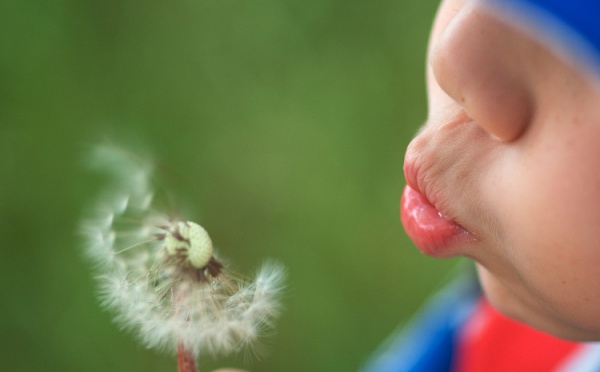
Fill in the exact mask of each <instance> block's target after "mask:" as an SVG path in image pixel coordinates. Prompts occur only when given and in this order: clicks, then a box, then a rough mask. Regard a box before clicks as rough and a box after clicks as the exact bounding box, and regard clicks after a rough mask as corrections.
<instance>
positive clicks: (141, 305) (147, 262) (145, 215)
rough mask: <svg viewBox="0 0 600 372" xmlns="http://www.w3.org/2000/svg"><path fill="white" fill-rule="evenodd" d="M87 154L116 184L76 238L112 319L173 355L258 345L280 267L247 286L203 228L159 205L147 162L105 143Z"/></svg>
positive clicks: (270, 322)
mask: <svg viewBox="0 0 600 372" xmlns="http://www.w3.org/2000/svg"><path fill="white" fill-rule="evenodd" d="M92 158H93V159H94V162H93V163H94V164H95V165H96V168H97V169H100V170H103V171H105V172H106V173H108V175H109V176H111V179H112V180H113V182H112V185H111V186H110V188H109V191H108V192H106V193H104V194H103V196H102V197H101V198H100V199H99V201H98V204H97V207H96V208H95V211H94V213H93V214H92V215H91V216H90V218H88V219H86V220H85V221H84V222H83V224H82V228H81V232H82V234H83V235H84V238H85V240H86V250H87V256H88V257H89V258H90V259H91V260H92V261H93V262H95V263H96V268H97V270H98V276H97V278H98V282H99V284H100V285H99V287H100V297H101V303H102V305H103V306H105V307H106V308H108V309H110V310H112V311H113V312H114V313H115V314H116V315H115V321H116V322H117V323H118V324H119V325H121V326H122V327H123V328H125V329H128V330H131V331H132V332H134V333H135V334H136V335H137V336H138V337H139V339H140V340H141V341H142V342H143V343H144V344H145V345H147V346H149V347H156V348H159V349H165V350H169V351H171V352H176V350H177V348H178V347H179V346H183V347H185V348H186V349H187V350H191V351H193V352H194V353H205V354H213V355H214V354H227V353H230V352H235V351H239V350H242V349H244V348H246V347H250V348H252V349H253V350H254V349H256V348H257V345H256V344H257V340H258V339H259V338H261V337H262V336H263V335H265V334H266V333H267V332H268V330H269V329H272V328H273V326H274V318H276V317H277V316H278V315H279V310H280V304H279V300H278V297H279V293H280V292H281V289H282V287H283V280H284V277H285V271H284V269H283V268H282V266H281V265H280V264H277V263H274V262H267V263H266V264H265V265H263V266H262V268H261V269H260V270H259V271H258V272H257V274H256V277H255V278H254V280H253V279H252V278H244V277H242V276H240V275H238V274H236V273H234V272H233V271H232V270H231V269H230V267H229V265H228V264H227V263H226V262H225V261H224V260H223V259H221V258H220V257H219V255H218V252H217V251H216V250H215V249H214V248H213V243H212V240H211V238H210V236H209V234H208V233H207V231H206V230H205V229H204V228H203V227H202V226H201V225H199V224H197V223H195V222H192V221H187V220H184V219H179V218H175V217H174V216H171V215H167V214H166V213H164V212H162V210H161V209H160V208H159V206H157V204H156V201H155V198H154V189H153V187H152V182H151V179H152V169H153V166H152V165H151V164H150V163H149V162H146V161H144V160H143V159H141V158H139V157H135V156H132V155H131V154H129V153H128V152H126V151H124V150H122V149H119V148H113V147H110V146H100V147H99V148H98V149H96V150H95V151H94V152H93V157H92Z"/></svg>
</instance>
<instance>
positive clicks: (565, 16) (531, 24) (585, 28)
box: [483, 0, 600, 76]
mask: <svg viewBox="0 0 600 372" xmlns="http://www.w3.org/2000/svg"><path fill="white" fill-rule="evenodd" d="M483 1H484V2H488V3H490V4H492V5H494V6H495V7H496V11H498V12H500V13H502V12H503V10H506V13H507V14H505V16H506V17H505V18H506V19H507V20H508V21H515V22H516V23H521V25H522V26H524V28H525V29H529V30H530V31H534V33H535V34H534V35H533V36H534V37H538V38H539V39H540V40H541V41H542V42H545V43H549V44H550V45H549V46H550V47H551V48H552V47H556V48H555V49H557V50H558V51H560V52H565V51H566V52H567V53H568V54H570V55H571V57H573V59H574V60H576V61H578V62H579V64H580V65H582V66H585V67H586V68H588V69H589V70H591V72H593V73H595V74H596V75H599V76H600V25H599V21H600V1H599V0H483ZM500 16H502V14H500Z"/></svg>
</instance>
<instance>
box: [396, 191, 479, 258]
mask: <svg viewBox="0 0 600 372" xmlns="http://www.w3.org/2000/svg"><path fill="white" fill-rule="evenodd" d="M400 216H401V220H402V225H403V226H404V229H405V230H406V233H407V234H408V236H409V237H410V239H411V240H412V241H413V243H414V244H415V245H416V246H417V248H418V249H419V250H420V251H421V252H422V253H425V254H427V255H429V256H433V257H440V258H441V257H450V256H453V255H455V254H456V253H457V252H456V251H455V249H453V248H454V247H456V246H457V245H459V244H461V243H465V242H468V241H472V240H473V236H472V234H470V233H469V232H468V231H467V230H466V229H464V228H463V227H462V226H460V225H459V224H457V223H456V222H454V221H452V220H449V219H447V218H446V217H444V215H443V214H442V213H441V212H440V211H438V210H437V209H436V208H435V207H434V206H433V204H431V203H430V202H429V200H427V198H426V197H425V196H424V195H423V194H421V193H420V192H419V191H417V190H415V189H413V188H412V187H411V186H409V185H406V186H405V188H404V192H403V193H402V199H401V201H400Z"/></svg>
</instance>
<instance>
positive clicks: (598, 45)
mask: <svg viewBox="0 0 600 372" xmlns="http://www.w3.org/2000/svg"><path fill="white" fill-rule="evenodd" d="M510 1H513V2H514V3H517V4H518V3H524V4H531V5H533V6H535V7H537V8H540V9H544V10H545V11H546V12H548V13H549V14H551V15H552V16H554V17H555V18H556V19H557V20H560V21H561V22H563V23H564V24H565V25H566V26H567V27H569V28H570V29H571V30H573V31H574V32H575V33H577V34H578V35H580V36H581V37H582V38H583V39H585V40H586V41H587V42H588V43H589V45H590V46H592V47H593V48H594V50H595V51H596V53H600V25H599V23H598V22H599V21H600V19H599V17H600V1H598V0H510Z"/></svg>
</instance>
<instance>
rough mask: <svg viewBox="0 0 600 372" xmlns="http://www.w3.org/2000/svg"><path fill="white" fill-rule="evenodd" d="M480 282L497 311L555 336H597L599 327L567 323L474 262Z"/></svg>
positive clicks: (583, 338) (584, 338)
mask: <svg viewBox="0 0 600 372" xmlns="http://www.w3.org/2000/svg"><path fill="white" fill-rule="evenodd" d="M477 266H478V267H477V269H478V270H477V271H478V273H479V278H480V281H481V286H482V288H483V292H484V294H485V297H486V299H487V300H488V301H489V303H490V304H491V305H492V306H493V307H494V308H495V309H496V310H498V311H499V312H501V313H502V314H504V315H506V316H507V317H509V318H512V319H514V320H516V321H518V322H521V323H524V324H527V325H529V326H531V327H533V328H535V329H537V330H540V331H542V332H545V333H548V334H551V335H553V336H555V337H558V338H561V339H564V340H569V341H579V342H590V341H599V340H600V330H597V331H595V330H591V329H589V328H584V327H580V326H577V325H574V324H572V323H569V322H568V321H566V320H565V319H564V318H563V317H560V316H557V315H556V314H554V313H552V311H551V310H550V307H549V306H547V305H544V304H542V303H541V302H539V303H537V302H535V300H534V301H531V302H532V303H529V302H528V303H525V302H524V301H522V300H521V299H520V298H519V296H517V295H516V294H515V292H514V291H513V290H511V288H509V287H508V286H506V285H505V284H504V283H503V281H501V280H498V279H496V278H495V277H494V275H493V274H491V273H490V272H489V271H487V270H486V269H485V268H483V267H481V266H480V265H477ZM531 297H533V296H530V298H531Z"/></svg>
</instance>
